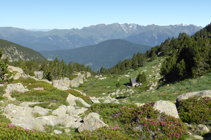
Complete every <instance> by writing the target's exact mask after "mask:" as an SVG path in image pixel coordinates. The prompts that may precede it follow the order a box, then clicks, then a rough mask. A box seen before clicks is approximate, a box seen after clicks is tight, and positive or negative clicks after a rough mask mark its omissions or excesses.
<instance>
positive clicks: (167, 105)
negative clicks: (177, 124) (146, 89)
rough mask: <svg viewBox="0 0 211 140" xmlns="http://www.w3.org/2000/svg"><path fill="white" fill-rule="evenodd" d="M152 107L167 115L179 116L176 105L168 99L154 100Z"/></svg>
mask: <svg viewBox="0 0 211 140" xmlns="http://www.w3.org/2000/svg"><path fill="white" fill-rule="evenodd" d="M153 108H154V109H157V110H159V111H160V112H164V113H166V114H167V115H171V116H173V117H175V118H179V115H178V112H177V108H176V105H175V104H174V103H172V102H170V101H162V100H160V101H156V102H155V103H154V105H153Z"/></svg>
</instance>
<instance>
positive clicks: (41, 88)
mask: <svg viewBox="0 0 211 140" xmlns="http://www.w3.org/2000/svg"><path fill="white" fill-rule="evenodd" d="M33 89H34V90H44V88H43V87H38V88H33Z"/></svg>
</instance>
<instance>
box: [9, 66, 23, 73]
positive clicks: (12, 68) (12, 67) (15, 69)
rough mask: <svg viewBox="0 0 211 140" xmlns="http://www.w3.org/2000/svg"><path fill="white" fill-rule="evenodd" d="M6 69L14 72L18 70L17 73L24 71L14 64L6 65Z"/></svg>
mask: <svg viewBox="0 0 211 140" xmlns="http://www.w3.org/2000/svg"><path fill="white" fill-rule="evenodd" d="M7 70H9V71H10V72H14V71H16V72H18V73H20V74H23V73H24V72H23V69H21V68H19V67H14V66H8V67H7Z"/></svg>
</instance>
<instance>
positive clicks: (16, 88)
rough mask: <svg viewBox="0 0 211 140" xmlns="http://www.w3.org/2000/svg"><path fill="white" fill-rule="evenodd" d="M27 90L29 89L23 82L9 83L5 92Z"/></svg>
mask: <svg viewBox="0 0 211 140" xmlns="http://www.w3.org/2000/svg"><path fill="white" fill-rule="evenodd" d="M14 91H16V92H22V93H24V92H26V91H28V89H26V88H25V87H24V86H23V85H22V84H21V83H15V84H8V85H7V88H6V89H5V93H10V94H11V93H12V92H14Z"/></svg>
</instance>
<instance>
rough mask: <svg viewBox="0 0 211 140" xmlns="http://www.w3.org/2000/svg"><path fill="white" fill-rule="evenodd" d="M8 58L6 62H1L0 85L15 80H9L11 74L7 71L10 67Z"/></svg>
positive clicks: (0, 53) (1, 52) (1, 53)
mask: <svg viewBox="0 0 211 140" xmlns="http://www.w3.org/2000/svg"><path fill="white" fill-rule="evenodd" d="M2 55H3V51H2V50H1V49H0V58H1V57H2ZM8 59H9V58H8V57H7V58H6V59H5V60H0V83H8V82H11V81H12V80H13V79H9V77H10V76H11V73H10V72H9V71H8V70H7V67H8Z"/></svg>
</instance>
